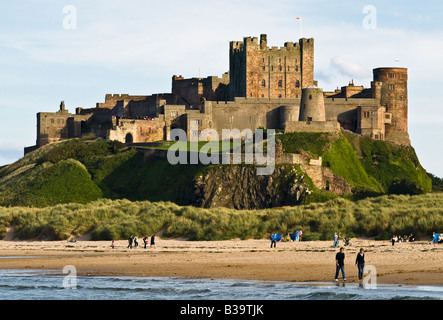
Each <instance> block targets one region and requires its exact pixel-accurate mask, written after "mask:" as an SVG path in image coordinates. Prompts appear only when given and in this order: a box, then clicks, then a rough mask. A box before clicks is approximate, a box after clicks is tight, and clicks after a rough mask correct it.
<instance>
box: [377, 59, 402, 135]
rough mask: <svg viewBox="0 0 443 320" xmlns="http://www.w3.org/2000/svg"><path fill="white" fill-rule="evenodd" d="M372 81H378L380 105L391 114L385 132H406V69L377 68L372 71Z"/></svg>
mask: <svg viewBox="0 0 443 320" xmlns="http://www.w3.org/2000/svg"><path fill="white" fill-rule="evenodd" d="M373 72H374V81H380V82H381V83H382V85H381V94H380V105H381V106H383V107H385V108H386V112H387V113H390V114H392V120H391V124H390V125H387V126H386V130H387V131H391V130H394V131H399V132H405V133H407V132H408V69H406V68H377V69H374V71H373Z"/></svg>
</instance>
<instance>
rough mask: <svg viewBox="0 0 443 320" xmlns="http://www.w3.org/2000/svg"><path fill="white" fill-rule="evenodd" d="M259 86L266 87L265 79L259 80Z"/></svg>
mask: <svg viewBox="0 0 443 320" xmlns="http://www.w3.org/2000/svg"><path fill="white" fill-rule="evenodd" d="M261 86H262V87H263V88H266V80H264V79H263V80H262V81H261Z"/></svg>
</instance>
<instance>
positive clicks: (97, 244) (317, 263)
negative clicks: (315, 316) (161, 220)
mask: <svg viewBox="0 0 443 320" xmlns="http://www.w3.org/2000/svg"><path fill="white" fill-rule="evenodd" d="M139 243H140V246H139V247H138V248H133V249H128V248H127V241H116V242H115V248H114V249H112V248H111V246H110V245H111V242H110V241H80V240H79V241H77V242H67V241H55V242H53V241H51V242H50V241H47V242H46V241H0V269H28V270H60V272H61V271H62V270H63V268H64V267H65V266H67V265H72V266H74V267H75V268H76V269H77V274H78V275H94V276H152V277H185V278H211V279H220V278H225V279H250V280H278V281H294V282H305V281H308V282H311V281H319V282H324V281H333V280H334V276H335V254H336V252H338V248H333V247H332V241H302V242H279V243H277V247H276V248H272V249H271V248H270V241H268V240H229V241H186V240H170V239H161V238H159V237H157V238H156V243H157V244H156V246H155V248H147V249H144V248H143V242H142V240H141V239H139ZM342 244H343V243H342V242H341V243H340V246H341V245H342ZM344 248H345V254H346V259H345V272H346V278H347V282H357V281H359V280H358V278H357V267H356V266H355V258H356V255H357V252H358V251H359V249H360V248H364V249H365V253H366V265H372V266H374V267H375V268H376V269H375V270H376V274H377V283H384V284H410V285H443V245H442V244H441V245H435V244H432V242H431V241H417V242H414V243H396V244H395V245H394V246H392V244H391V243H390V242H389V241H373V240H363V239H352V240H351V245H350V246H345V247H344ZM340 278H341V274H340V277H339V279H340Z"/></svg>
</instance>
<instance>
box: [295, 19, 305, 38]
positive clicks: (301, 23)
mask: <svg viewBox="0 0 443 320" xmlns="http://www.w3.org/2000/svg"><path fill="white" fill-rule="evenodd" d="M296 20H300V39H301V38H303V22H302V21H303V20H302V18H301V17H297V18H296Z"/></svg>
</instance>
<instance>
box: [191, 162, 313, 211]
mask: <svg viewBox="0 0 443 320" xmlns="http://www.w3.org/2000/svg"><path fill="white" fill-rule="evenodd" d="M256 169H257V168H256V167H255V166H248V165H228V166H215V167H212V168H211V169H210V170H208V171H207V172H206V173H205V174H203V175H200V176H198V177H196V178H195V179H194V201H193V202H194V205H196V206H199V207H205V208H211V207H228V208H235V209H259V208H270V207H279V206H286V205H288V206H290V205H299V204H301V203H302V202H303V200H304V198H305V197H306V195H307V194H308V193H309V192H310V190H309V188H308V186H307V185H306V183H305V175H304V174H303V173H302V172H301V171H299V170H297V167H296V166H295V165H279V166H276V168H275V171H274V173H273V174H272V175H264V176H260V175H257V174H256Z"/></svg>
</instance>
